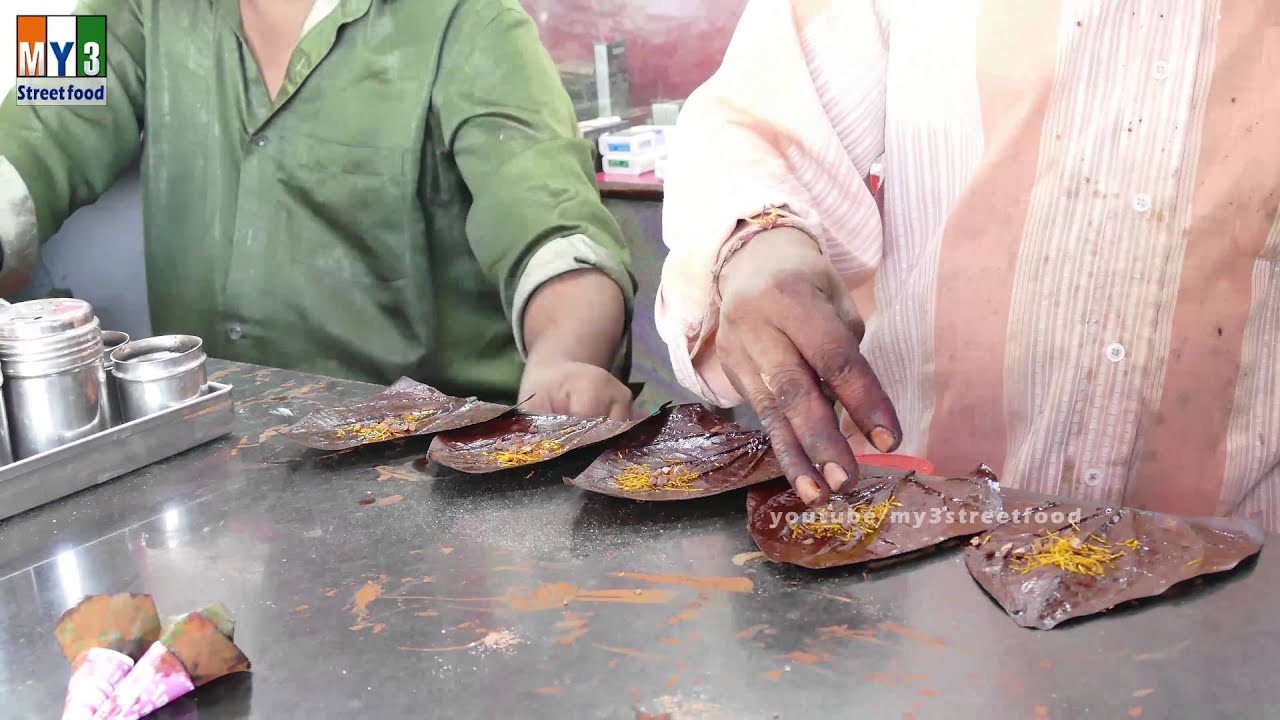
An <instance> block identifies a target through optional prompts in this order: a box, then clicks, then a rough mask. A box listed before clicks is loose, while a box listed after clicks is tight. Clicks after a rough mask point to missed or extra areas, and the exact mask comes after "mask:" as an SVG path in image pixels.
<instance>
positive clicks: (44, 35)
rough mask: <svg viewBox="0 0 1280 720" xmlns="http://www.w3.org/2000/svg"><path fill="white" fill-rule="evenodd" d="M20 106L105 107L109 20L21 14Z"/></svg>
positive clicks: (19, 23) (87, 16) (19, 47)
mask: <svg viewBox="0 0 1280 720" xmlns="http://www.w3.org/2000/svg"><path fill="white" fill-rule="evenodd" d="M17 39H18V46H17V55H18V57H17V61H18V62H17V69H18V78H17V83H16V84H15V88H14V90H15V92H16V93H17V101H18V104H19V105H106V104H107V98H106V88H107V16H105V15H19V16H18V32H17Z"/></svg>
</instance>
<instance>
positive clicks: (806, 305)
mask: <svg viewBox="0 0 1280 720" xmlns="http://www.w3.org/2000/svg"><path fill="white" fill-rule="evenodd" d="M720 291H721V297H722V298H723V303H722V305H721V308H720V325H719V329H718V330H717V332H716V340H715V342H716V352H717V354H718V355H719V357H720V361H721V364H722V365H723V367H724V370H725V373H726V374H727V375H728V377H729V380H730V382H732V383H733V385H734V388H735V389H736V390H737V391H738V393H739V394H740V395H742V397H743V398H744V399H746V400H747V402H749V403H750V404H751V407H752V408H753V409H754V410H755V411H756V414H757V415H758V416H759V417H760V421H761V422H762V423H763V424H764V426H765V429H766V430H767V431H768V432H769V438H770V440H771V441H772V443H773V449H774V452H775V453H776V455H777V457H778V461H779V463H781V465H782V469H783V470H784V471H785V472H786V474H787V479H788V480H790V481H791V485H792V487H794V488H795V490H796V493H797V494H799V495H800V497H801V499H803V500H804V501H805V502H806V503H808V504H810V505H814V504H817V503H822V502H825V501H826V499H827V497H828V495H829V494H830V492H831V491H840V490H845V491H848V490H851V489H852V488H853V487H854V486H855V485H856V484H857V482H858V464H857V461H856V460H855V459H854V455H853V451H852V450H851V449H850V448H849V444H848V441H847V440H846V439H845V436H844V434H842V433H841V432H840V428H839V426H838V424H837V420H836V413H835V411H834V409H833V408H832V405H831V403H830V402H829V401H828V400H827V399H826V397H824V395H823V392H822V388H823V387H825V388H827V389H829V390H830V391H831V393H832V394H833V395H834V396H835V397H836V399H837V400H838V401H839V402H840V404H841V405H843V406H844V407H845V408H846V409H847V410H848V413H849V417H850V418H851V420H852V421H853V424H854V425H856V426H857V428H858V430H860V431H861V432H862V434H863V435H864V436H865V437H866V438H867V439H868V440H870V441H871V444H872V445H873V446H874V447H875V448H876V449H877V450H879V451H880V452H891V451H893V449H894V448H896V447H897V446H898V443H899V442H900V441H901V439H902V430H901V428H900V427H899V425H898V416H897V413H896V412H895V411H894V409H893V405H892V403H890V401H889V397H888V396H887V395H886V394H885V392H884V389H883V388H881V387H880V381H879V380H878V379H877V378H876V376H875V373H874V372H873V371H872V370H871V366H870V365H868V364H867V360H866V358H864V357H863V356H862V352H861V351H860V350H859V347H858V345H859V343H860V342H861V341H862V335H863V333H864V331H865V327H864V325H863V323H862V317H861V316H860V315H859V314H858V311H857V308H855V307H854V305H853V302H852V300H851V299H850V298H849V294H848V291H847V290H846V289H845V286H844V283H843V282H842V281H841V279H840V276H839V274H838V273H837V272H836V270H835V268H833V267H832V266H831V263H830V262H828V261H827V259H826V258H824V257H822V254H821V253H820V252H819V251H818V246H817V245H816V244H815V242H814V240H813V239H812V238H810V237H809V236H807V235H805V234H804V233H802V232H800V231H798V230H795V229H793V228H775V229H773V230H768V231H766V232H763V233H761V234H760V235H758V236H756V237H755V238H753V239H752V240H751V241H750V242H748V243H747V244H746V245H745V246H744V247H743V248H742V249H740V250H739V251H738V252H737V253H736V254H735V255H734V256H733V257H732V258H730V260H729V262H728V263H727V264H726V265H725V267H724V270H723V271H722V273H721V276H720ZM819 474H820V476H821V478H822V480H824V481H825V482H818V481H817V479H816V478H817V477H818V476H819Z"/></svg>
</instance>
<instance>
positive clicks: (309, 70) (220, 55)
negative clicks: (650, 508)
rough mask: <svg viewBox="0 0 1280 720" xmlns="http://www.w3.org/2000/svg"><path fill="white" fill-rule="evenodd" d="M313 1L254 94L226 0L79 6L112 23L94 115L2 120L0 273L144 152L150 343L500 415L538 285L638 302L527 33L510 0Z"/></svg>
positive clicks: (540, 53) (63, 109) (543, 58)
mask: <svg viewBox="0 0 1280 720" xmlns="http://www.w3.org/2000/svg"><path fill="white" fill-rule="evenodd" d="M317 5H318V8H317V11H316V12H313V13H312V18H310V19H309V20H308V23H307V26H306V27H304V34H303V36H302V38H301V39H300V41H299V42H298V44H297V46H296V48H295V49H294V52H293V55H292V58H291V59H290V63H289V66H288V70H287V74H286V76H285V81H284V85H283V87H282V88H281V90H280V93H279V95H278V97H277V99H276V100H275V102H274V103H273V102H271V101H270V100H269V99H268V95H267V92H266V88H265V85H264V83H263V81H262V77H261V74H260V72H259V70H258V67H257V65H256V63H255V62H254V60H253V57H252V55H251V53H250V51H249V48H248V45H247V43H246V42H245V39H244V35H243V32H242V29H241V21H240V12H239V3H238V2H237V0H181V1H175V0H82V2H81V3H80V6H79V8H78V10H77V12H78V13H79V14H103V15H107V16H108V21H107V29H108V34H109V35H108V37H109V39H108V43H107V51H106V58H107V64H108V76H107V105H106V106H98V107H71V106H60V107H31V106H18V105H17V104H16V103H15V101H14V96H13V94H10V96H9V99H8V100H7V101H6V102H5V103H4V104H3V106H0V165H6V164H8V165H11V167H9V168H0V170H4V171H7V172H8V173H9V174H10V175H13V174H14V171H16V179H17V180H20V182H17V181H15V179H14V178H10V181H9V182H8V183H7V184H6V183H5V182H4V174H3V172H0V242H3V247H4V251H5V258H6V261H5V270H6V272H8V271H14V270H17V271H21V270H22V269H23V268H22V267H21V266H22V265H23V264H24V263H27V264H29V262H30V261H31V259H32V258H33V257H34V255H35V253H36V249H37V247H38V243H39V242H42V241H43V240H46V239H48V237H49V236H50V235H52V234H53V233H54V232H55V231H56V230H57V229H58V227H59V226H60V225H61V224H62V222H63V221H64V220H65V219H66V218H67V217H68V216H69V215H70V214H71V213H72V212H73V211H74V210H75V209H76V208H78V207H80V206H82V205H86V204H88V203H91V202H93V201H94V200H96V199H97V198H98V197H99V195H101V194H102V193H103V192H105V191H106V190H107V189H108V188H109V187H110V186H111V185H112V183H113V182H114V181H115V180H116V178H117V177H118V176H119V175H120V174H121V173H122V172H123V171H125V170H126V169H127V168H128V167H129V166H130V165H131V164H132V163H133V162H134V161H135V160H136V159H137V158H138V157H139V155H141V158H142V172H143V193H144V199H143V204H144V219H145V233H146V242H145V247H146V264H147V289H148V295H149V301H150V306H151V315H152V325H153V327H154V328H155V331H156V333H157V334H161V333H188V334H194V335H199V336H201V337H202V338H204V341H205V344H206V349H207V351H208V352H209V354H210V355H213V356H216V357H223V358H227V359H232V360H240V361H245V362H255V363H262V364H267V365H273V366H278V367H287V368H294V369H300V370H306V371H311V372H318V373H322V374H327V375H334V376H339V377H348V378H354V379H361V380H368V381H373V382H382V383H386V382H390V381H391V380H393V379H395V378H396V377H398V376H400V375H408V376H411V377H414V378H416V379H419V380H422V381H424V382H428V383H430V384H432V385H435V386H437V387H439V388H441V389H442V390H445V391H446V392H452V393H459V394H476V395H480V396H482V397H489V398H496V399H507V400H510V399H512V398H513V397H514V395H515V392H516V388H517V387H518V384H519V378H520V372H521V369H522V358H521V348H520V346H519V343H518V334H519V329H520V327H521V319H522V318H521V313H522V312H523V303H524V302H525V301H526V300H527V299H528V297H529V295H530V294H531V291H532V290H533V289H536V285H537V284H539V283H541V282H543V281H545V280H548V279H550V278H551V277H554V276H555V275H557V274H560V273H563V272H567V271H569V270H572V269H575V268H580V267H595V268H598V269H601V270H603V271H605V272H607V273H608V274H609V275H610V276H611V277H613V278H614V280H615V281H616V282H618V284H619V286H620V287H621V288H622V290H623V294H624V296H625V297H626V298H627V305H628V309H629V308H630V304H631V299H632V296H633V291H634V280H633V279H632V277H631V275H630V273H629V272H628V270H627V264H628V263H629V258H628V254H627V251H626V249H625V246H624V244H623V241H622V237H621V232H620V230H619V229H618V226H617V224H616V223H615V222H614V220H613V218H612V217H611V216H610V215H609V213H608V212H607V211H606V210H605V208H604V206H603V205H602V204H601V202H600V199H599V194H598V192H597V190H596V187H595V183H594V174H593V169H592V163H591V158H590V152H589V146H588V145H587V144H586V142H584V141H583V140H581V139H580V138H579V137H578V134H577V132H576V125H575V121H574V116H573V110H572V106H571V103H570V101H569V98H568V96H567V94H566V93H565V91H564V89H563V87H562V86H561V84H560V81H559V78H558V76H557V73H556V71H555V68H554V66H553V64H552V62H551V60H550V58H549V57H548V55H547V53H546V51H545V50H544V49H543V48H542V46H541V44H540V43H539V40H538V34H537V29H536V27H535V26H534V24H533V23H532V21H531V20H530V19H529V17H528V16H527V15H526V14H525V12H524V11H523V10H521V9H520V7H519V6H518V5H517V4H516V2H515V0H429V1H428V0H317ZM144 134H145V142H144V140H143V137H142V136H143V135H144ZM6 187H7V188H8V189H7V190H6V189H4V188H6ZM14 187H19V188H20V189H21V191H22V192H17V191H15V190H14ZM23 193H25V195H26V197H25V199H26V200H27V206H29V208H30V210H31V211H30V212H26V213H24V212H23V210H22V207H24V205H23V200H24V196H23ZM24 217H25V218H28V220H29V222H28V223H27V224H28V225H29V227H24V224H23V219H24ZM513 326H514V327H513Z"/></svg>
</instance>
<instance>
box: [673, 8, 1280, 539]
mask: <svg viewBox="0 0 1280 720" xmlns="http://www.w3.org/2000/svg"><path fill="white" fill-rule="evenodd" d="M670 162H671V164H670V166H669V169H668V178H667V183H666V205H665V211H664V213H665V216H664V235H665V240H666V242H667V245H668V246H669V248H670V253H669V256H668V258H667V260H666V264H665V266H664V268H663V276H662V284H661V287H660V289H659V293H658V300H657V308H656V314H657V320H658V326H659V331H660V332H661V334H662V336H663V338H664V339H665V341H666V342H667V344H668V346H669V348H670V352H671V359H672V364H673V366H674V368H675V371H676V374H677V376H678V377H679V378H680V380H681V382H682V383H683V384H684V385H686V386H687V387H689V388H690V389H692V390H694V391H695V392H697V393H699V394H700V395H701V396H702V397H704V398H706V399H707V400H709V401H711V402H713V403H715V404H718V405H720V406H724V407H730V406H734V405H737V404H739V403H741V402H743V401H744V400H745V401H746V402H748V403H749V404H750V405H751V407H752V408H754V410H755V411H756V413H757V414H758V415H759V416H760V418H761V420H762V422H763V423H764V425H765V427H766V429H767V430H768V432H769V434H770V437H771V439H772V441H773V444H774V447H775V449H776V451H777V453H778V456H779V459H780V460H781V462H782V464H783V466H784V468H785V470H786V473H787V476H788V477H789V478H790V480H791V481H792V483H793V485H794V486H795V488H796V490H797V492H798V493H800V495H801V496H802V497H803V498H804V499H805V500H806V501H807V502H810V503H818V502H822V501H824V499H825V497H826V496H827V495H828V493H829V492H831V491H833V490H838V489H840V488H841V487H842V486H845V485H846V484H847V483H851V482H854V480H853V479H852V478H856V476H857V463H856V460H855V452H861V450H862V448H868V449H869V447H868V445H869V446H870V447H874V448H875V449H876V450H878V451H880V452H890V451H897V452H901V453H905V454H910V455H916V456H921V457H927V458H928V459H929V460H931V461H932V462H933V463H934V464H935V465H936V466H937V468H938V471H939V472H940V473H942V474H948V475H955V474H963V473H966V472H968V471H969V470H971V469H972V468H973V467H974V466H976V465H977V464H978V463H980V462H986V463H988V464H990V465H992V466H993V467H995V468H996V470H997V472H999V474H1000V476H1001V479H1002V482H1004V483H1006V484H1008V485H1011V486H1015V487H1021V488H1025V489H1029V490H1032V491H1036V492H1040V493H1044V494H1049V495H1063V496H1071V497H1076V498H1080V499H1083V500H1089V501H1095V502H1098V503H1100V504H1123V505H1128V506H1133V507H1139V508H1148V509H1154V510H1159V511H1165V512H1172V513H1177V514H1183V515H1237V516H1247V517H1251V518H1255V519H1257V520H1259V521H1261V522H1262V523H1264V524H1265V525H1266V526H1267V527H1268V528H1269V529H1271V530H1276V529H1280V3H1276V2H1274V1H1273V0H1232V2H1229V3H1228V2H1224V1H1223V0H1152V1H1151V2H1146V3H1132V2H1126V1H1124V0H1092V1H1088V2H1085V1H1077V0H1047V1H1045V2H1032V3H1001V2H994V1H993V0H967V1H961V2H942V1H939V2H913V3H902V2H893V1H892V0H838V1H837V0H752V2H751V3H750V4H749V5H748V7H747V9H746V11H745V13H744V15H743V17H742V19H741V21H740V24H739V27H738V29H737V31H736V33H735V36H734V39H733V42H732V43H731V45H730V48H729V50H728V52H727V54H726V56H725V59H724V63H723V66H722V67H721V68H720V69H719V71H718V72H716V74H715V75H714V76H713V77H712V78H711V79H710V80H709V81H708V82H707V83H706V84H705V85H703V86H702V87H701V88H700V89H698V90H697V92H695V93H694V94H693V96H692V97H690V98H689V101H688V102H687V104H686V105H685V107H684V110H683V111H682V114H681V118H680V122H679V128H678V131H677V133H676V135H675V146H674V149H673V155H672V158H671V161H670ZM876 163H882V165H883V182H882V186H881V194H880V195H879V196H876V195H873V194H872V192H871V190H870V188H869V181H868V176H869V175H870V174H871V170H872V166H873V165H874V164H876ZM871 288H874V303H873V304H874V308H875V309H874V311H872V310H871V309H870V308H869V307H866V306H865V305H866V304H865V303H858V302H855V301H854V299H853V298H854V294H855V291H856V292H857V293H862V294H867V293H868V291H869V290H870V289H871ZM860 305H861V306H860ZM832 399H834V400H835V401H837V403H836V408H835V409H833V407H832ZM846 414H847V418H846V419H845V422H844V423H843V426H844V429H843V430H842V429H841V422H840V420H841V417H840V416H843V415H846ZM846 436H849V437H846Z"/></svg>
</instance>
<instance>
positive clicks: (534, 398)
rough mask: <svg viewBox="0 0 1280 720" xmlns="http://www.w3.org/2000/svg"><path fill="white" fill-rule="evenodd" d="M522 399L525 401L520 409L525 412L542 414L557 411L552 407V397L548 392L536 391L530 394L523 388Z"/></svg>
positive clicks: (521, 391)
mask: <svg viewBox="0 0 1280 720" xmlns="http://www.w3.org/2000/svg"><path fill="white" fill-rule="evenodd" d="M520 399H521V400H524V401H525V402H523V403H522V404H521V405H520V409H521V410H523V411H524V412H528V413H542V414H549V413H552V412H555V411H554V410H552V409H551V397H550V396H549V395H547V394H546V393H540V392H534V393H532V395H530V393H529V392H528V391H526V390H524V389H521V390H520Z"/></svg>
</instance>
